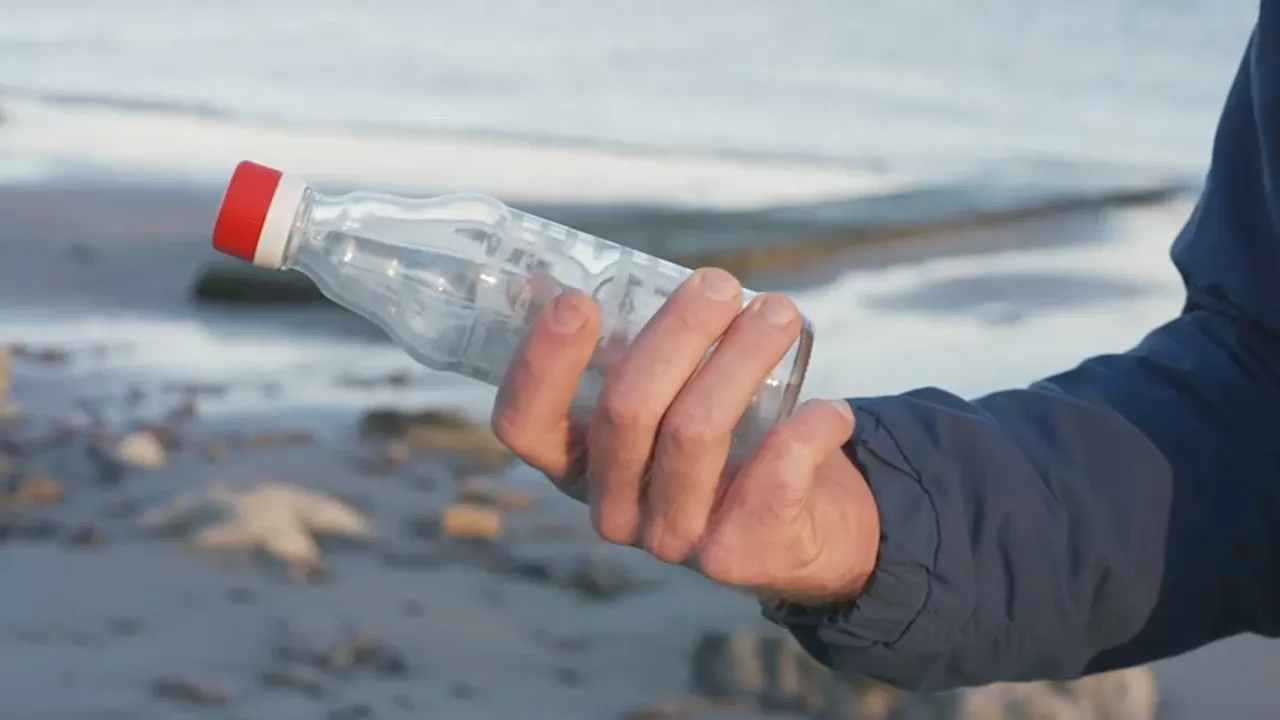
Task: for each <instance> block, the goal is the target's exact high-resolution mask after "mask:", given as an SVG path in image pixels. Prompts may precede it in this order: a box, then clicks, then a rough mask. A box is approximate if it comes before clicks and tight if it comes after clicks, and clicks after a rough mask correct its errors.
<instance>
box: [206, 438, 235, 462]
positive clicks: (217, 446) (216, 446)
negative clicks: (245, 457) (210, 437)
mask: <svg viewBox="0 0 1280 720" xmlns="http://www.w3.org/2000/svg"><path fill="white" fill-rule="evenodd" d="M230 452H231V446H230V445H228V444H227V443H225V442H211V443H207V444H206V445H205V446H204V450H203V455H204V459H205V460H208V461H209V462H217V461H219V460H221V459H222V458H224V457H226V456H227V454H228V453H230Z"/></svg>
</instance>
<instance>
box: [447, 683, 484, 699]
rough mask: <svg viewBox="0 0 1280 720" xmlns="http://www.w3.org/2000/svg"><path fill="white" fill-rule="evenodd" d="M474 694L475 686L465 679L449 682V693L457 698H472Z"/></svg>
mask: <svg viewBox="0 0 1280 720" xmlns="http://www.w3.org/2000/svg"><path fill="white" fill-rule="evenodd" d="M476 694H477V692H476V687H475V686H474V685H472V684H471V683H469V682H467V681H465V680H459V681H458V682H454V683H450V684H449V695H450V696H451V697H455V698H458V699H459V700H472V699H474V698H475V697H476Z"/></svg>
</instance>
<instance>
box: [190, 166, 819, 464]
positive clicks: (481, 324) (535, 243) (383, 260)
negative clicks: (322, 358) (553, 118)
mask: <svg viewBox="0 0 1280 720" xmlns="http://www.w3.org/2000/svg"><path fill="white" fill-rule="evenodd" d="M213 245H214V247H215V248H216V249H217V250H219V251H221V252H224V253H227V254H229V255H232V256H235V257H239V258H241V259H243V260H247V261H249V262H252V263H253V264H255V265H258V266H261V267H267V268H272V269H291V270H299V271H301V272H303V273H305V274H306V275H307V276H309V277H310V278H311V279H312V280H313V281H314V282H315V284H316V285H317V286H318V287H319V288H320V290H321V291H322V292H323V293H324V294H325V295H326V296H328V297H329V298H330V299H331V300H333V301H334V302H336V303H338V304H340V305H342V306H344V307H346V308H348V309H350V310H352V311H354V312H357V313H359V314H360V315H363V316H364V317H366V318H368V319H369V320H371V321H373V322H374V323H377V325H378V326H380V327H381V328H382V329H383V330H384V331H385V332H386V333H387V334H388V335H389V336H390V337H391V339H392V340H394V341H395V342H396V343H397V344H398V345H399V346H400V347H402V348H403V349H404V350H405V351H406V352H407V353H408V354H409V355H410V356H412V357H413V358H414V359H415V360H417V361H418V362H419V363H421V364H423V365H425V366H427V367H429V368H433V369H435V370H441V371H446V372H453V373H459V374H461V375H465V376H468V377H471V378H475V379H477V380H481V381H484V382H487V383H490V384H497V383H498V382H499V381H500V380H501V379H502V376H503V374H504V373H505V371H506V369H507V366H508V365H509V363H510V362H511V360H512V358H513V357H514V355H515V353H516V351H517V348H518V346H519V344H520V342H521V340H522V339H523V337H524V335H525V333H526V332H527V331H528V330H529V329H530V327H531V325H532V324H533V322H534V321H535V320H536V319H537V317H538V315H539V313H540V312H541V311H542V309H543V308H544V307H545V306H546V305H547V303H548V302H550V301H551V300H552V299H553V298H554V297H555V296H556V295H557V294H559V293H560V292H561V291H562V290H564V289H567V288H577V289H580V290H582V291H584V292H586V293H588V294H589V295H591V296H593V297H594V298H595V300H596V301H597V302H598V303H599V306H600V309H601V313H602V316H603V318H602V319H603V323H602V331H601V339H600V345H599V347H598V349H597V352H596V356H595V359H593V361H592V366H591V368H590V369H589V370H588V372H587V375H586V376H585V377H584V378H583V380H582V382H581V386H580V388H579V392H578V396H577V398H576V400H575V413H584V414H585V413H588V412H589V411H590V410H591V408H592V407H593V406H594V404H595V399H596V396H597V395H598V393H599V391H600V389H601V385H602V383H603V380H604V376H605V374H606V373H607V367H605V363H607V358H608V357H616V354H615V353H614V352H612V351H614V350H616V349H618V348H620V347H625V345H626V344H628V343H630V342H631V341H632V340H634V339H635V337H636V334H637V333H638V332H639V331H640V329H641V328H642V327H643V326H644V325H645V323H646V322H647V321H648V320H649V319H650V318H651V317H652V316H653V315H654V313H655V312H657V310H658V309H659V308H660V307H661V306H662V304H663V302H664V301H665V300H666V299H667V297H668V296H669V295H671V293H672V292H673V291H675V289H676V288H677V287H678V286H679V285H680V284H681V282H683V281H684V280H685V279H686V278H687V277H688V276H689V275H690V274H691V271H690V270H689V269H687V268H684V267H681V266H679V265H676V264H674V263H670V262H667V261H665V260H661V259H659V258H656V257H653V256H650V255H646V254H644V253H641V252H637V251H635V250H632V249H630V248H626V247H622V246H620V245H617V244H615V243H611V242H609V241H607V240H603V239H601V238H598V237H594V236H592V235H588V234H586V233H581V232H578V231H576V230H573V229H570V228H567V227H565V226H563V225H559V224H556V223H553V222H550V221H548V220H544V219H542V218H539V217H535V216H533V215H529V214H528V213H523V212H520V211H518V210H514V209H512V208H509V207H507V206H506V205H504V204H502V203H501V202H499V201H498V200H495V199H493V198H490V197H486V196H483V195H476V194H456V195H444V196H440V197H434V198H426V199H410V198H401V197H395V196H391V195H385V194H380V193H371V192H357V193H350V194H347V195H341V196H326V195H322V194H320V193H318V192H316V191H315V190H314V189H312V188H310V187H309V186H308V185H307V184H306V183H305V182H304V181H302V180H300V179H298V178H296V177H294V176H292V175H288V174H285V173H281V172H280V171H277V170H274V169H271V168H268V167H264V166H262V165H258V164H256V163H252V162H248V161H246V162H242V163H240V165H239V166H238V167H237V168H236V170H235V173H234V174H233V175H232V178H231V181H230V183H229V185H228V187H227V191H226V195H225V197H224V198H223V203H222V208H221V210H220V211H219V214H218V219H217V222H216V224H215V227H214V231H213ZM752 297H754V293H752V292H750V291H747V292H746V293H745V299H744V302H747V301H750V299H751V298H752ZM812 343H813V332H812V329H811V327H810V325H809V322H808V320H805V322H804V325H803V329H802V330H801V333H800V336H799V338H798V339H797V340H796V342H795V344H794V345H793V346H792V347H791V349H790V351H789V352H788V353H787V354H786V356H785V357H784V358H783V359H782V361H781V362H780V363H779V364H778V365H777V366H776V367H775V368H774V370H773V372H772V373H771V374H770V375H769V377H768V378H767V379H766V381H765V382H764V383H763V384H762V385H761V387H760V389H759V391H758V392H757V394H756V397H755V398H754V400H753V402H752V405H751V407H750V409H749V410H748V411H747V413H746V414H745V415H744V416H743V418H742V419H741V421H740V422H739V423H738V425H737V427H736V429H735V432H734V446H735V447H734V451H735V452H734V454H735V456H741V453H743V452H746V451H749V450H750V449H751V448H753V447H755V446H756V445H757V444H758V442H759V441H760V439H761V438H762V437H763V435H764V433H765V432H767V431H768V429H769V428H770V427H772V426H773V425H774V424H775V423H777V422H778V421H779V420H781V419H783V418H785V417H786V416H787V415H789V414H790V413H791V411H792V410H793V409H794V406H795V404H796V399H797V396H798V395H799V391H800V385H801V383H802V382H803V379H804V373H805V368H806V366H807V364H808V361H809V352H810V348H811V346H812Z"/></svg>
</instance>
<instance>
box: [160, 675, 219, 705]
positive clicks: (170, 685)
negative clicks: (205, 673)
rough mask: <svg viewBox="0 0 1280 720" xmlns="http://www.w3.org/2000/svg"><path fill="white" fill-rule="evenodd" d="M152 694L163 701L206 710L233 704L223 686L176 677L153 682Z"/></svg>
mask: <svg viewBox="0 0 1280 720" xmlns="http://www.w3.org/2000/svg"><path fill="white" fill-rule="evenodd" d="M151 694H152V695H154V696H156V697H157V698H160V699H162V700H172V701H176V702H183V703H187V704H190V705H196V706H199V707H205V708H222V707H226V706H227V705H230V704H231V693H230V692H229V691H228V690H227V689H226V688H225V687H223V686H222V685H220V684H218V683H215V682H210V681H205V680H194V679H191V678H185V677H179V676H176V675H175V676H168V677H162V678H157V679H155V680H153V681H151Z"/></svg>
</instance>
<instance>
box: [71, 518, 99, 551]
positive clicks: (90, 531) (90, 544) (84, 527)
mask: <svg viewBox="0 0 1280 720" xmlns="http://www.w3.org/2000/svg"><path fill="white" fill-rule="evenodd" d="M106 541H107V540H106V538H105V537H104V536H103V535H102V531H100V530H98V528H97V527H95V526H94V525H93V524H91V523H81V524H80V525H77V526H76V527H75V529H73V530H72V531H71V534H70V535H69V536H67V544H68V545H70V546H71V547H73V548H76V549H79V550H92V549H97V548H100V547H102V546H103V545H104V544H106Z"/></svg>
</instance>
